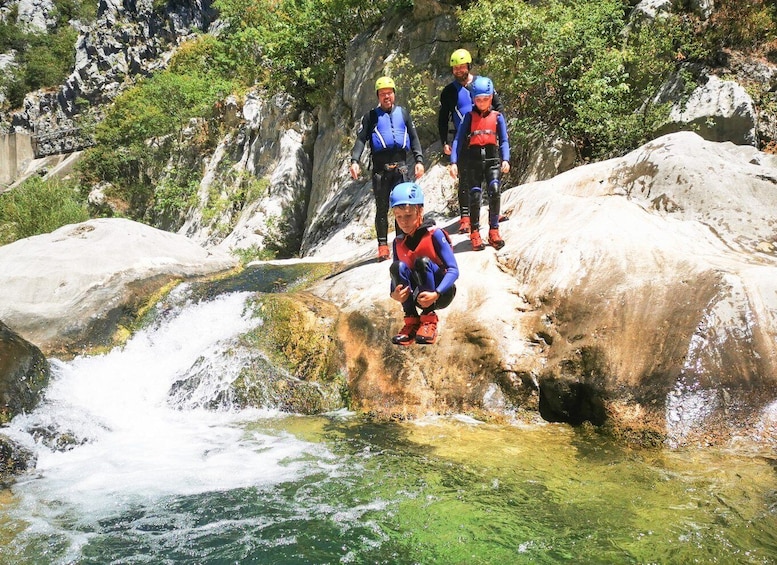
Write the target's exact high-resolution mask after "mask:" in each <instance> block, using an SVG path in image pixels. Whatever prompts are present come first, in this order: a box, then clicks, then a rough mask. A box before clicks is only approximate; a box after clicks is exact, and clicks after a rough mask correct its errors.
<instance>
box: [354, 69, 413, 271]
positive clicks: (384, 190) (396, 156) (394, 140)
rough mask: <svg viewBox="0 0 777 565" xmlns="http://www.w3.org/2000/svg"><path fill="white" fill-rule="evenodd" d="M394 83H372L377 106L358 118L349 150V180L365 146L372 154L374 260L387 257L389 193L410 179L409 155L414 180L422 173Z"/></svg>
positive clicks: (406, 114)
mask: <svg viewBox="0 0 777 565" xmlns="http://www.w3.org/2000/svg"><path fill="white" fill-rule="evenodd" d="M395 88H396V85H395V84H394V80H393V79H392V78H390V77H380V78H379V79H378V80H377V81H375V92H376V94H377V96H378V106H377V107H376V108H373V109H372V110H370V111H369V112H367V113H366V114H364V116H362V120H361V126H360V127H359V131H358V132H357V134H356V143H355V144H354V146H353V151H351V164H350V167H349V168H348V170H349V172H350V173H351V178H353V179H354V180H356V179H357V178H359V173H360V171H361V167H360V166H359V159H360V158H361V154H362V152H363V151H364V147H365V145H367V143H369V145H370V152H371V154H372V193H373V195H374V196H375V232H376V234H377V237H378V261H385V260H386V259H388V258H389V248H388V210H389V193H390V192H391V189H393V188H394V187H395V186H396V185H397V184H399V183H401V182H404V181H408V180H411V179H410V177H409V175H408V170H407V157H408V154H409V153H411V152H412V154H413V159H414V161H415V168H414V171H413V173H414V178H415V179H416V180H417V179H419V178H421V176H422V175H423V174H424V156H423V152H422V151H421V142H420V141H419V140H418V133H417V132H416V128H415V125H414V124H413V120H412V118H411V117H410V112H408V111H407V110H406V109H405V108H403V107H401V106H397V105H396V104H395V103H394V102H395Z"/></svg>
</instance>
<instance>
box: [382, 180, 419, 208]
mask: <svg viewBox="0 0 777 565" xmlns="http://www.w3.org/2000/svg"><path fill="white" fill-rule="evenodd" d="M389 204H390V205H391V207H392V208H394V207H395V206H404V205H405V204H412V205H415V206H423V205H424V191H423V190H421V187H420V186H418V185H417V184H416V183H414V182H401V183H399V184H398V185H397V186H395V187H394V190H392V191H391V194H390V195H389Z"/></svg>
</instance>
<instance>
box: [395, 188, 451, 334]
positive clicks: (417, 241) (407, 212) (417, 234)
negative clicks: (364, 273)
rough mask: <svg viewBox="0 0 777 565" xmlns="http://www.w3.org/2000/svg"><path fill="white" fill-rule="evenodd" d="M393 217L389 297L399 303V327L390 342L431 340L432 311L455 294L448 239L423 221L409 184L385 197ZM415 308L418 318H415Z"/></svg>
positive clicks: (420, 199) (419, 199)
mask: <svg viewBox="0 0 777 565" xmlns="http://www.w3.org/2000/svg"><path fill="white" fill-rule="evenodd" d="M389 201H390V204H391V210H392V211H393V212H394V219H395V220H396V222H397V226H398V227H399V229H400V230H401V232H402V233H399V234H398V235H397V237H396V238H395V239H394V261H393V262H392V264H391V267H390V268H389V271H390V272H391V298H393V299H394V300H396V301H397V302H400V303H402V310H403V311H404V314H405V324H404V326H403V327H402V329H401V330H400V331H399V333H398V334H397V335H395V336H394V337H393V338H392V339H391V341H392V342H393V343H395V344H397V345H410V344H411V343H421V344H432V343H434V342H435V341H437V324H438V322H439V320H438V318H437V314H436V312H435V311H436V310H439V309H441V308H445V307H447V306H448V305H450V303H451V301H453V297H454V296H455V295H456V285H455V284H454V283H455V282H456V279H458V278H459V267H458V265H457V264H456V257H455V256H454V254H453V248H452V247H451V243H450V239H449V237H448V234H447V233H446V232H445V230H444V229H438V228H437V227H435V225H434V220H425V219H424V193H423V191H422V190H421V187H420V186H419V185H417V184H416V183H414V182H403V183H400V184H398V185H397V186H395V187H394V189H393V190H392V191H391V194H390V195H389ZM419 309H420V311H421V312H420V315H419V312H418V311H419Z"/></svg>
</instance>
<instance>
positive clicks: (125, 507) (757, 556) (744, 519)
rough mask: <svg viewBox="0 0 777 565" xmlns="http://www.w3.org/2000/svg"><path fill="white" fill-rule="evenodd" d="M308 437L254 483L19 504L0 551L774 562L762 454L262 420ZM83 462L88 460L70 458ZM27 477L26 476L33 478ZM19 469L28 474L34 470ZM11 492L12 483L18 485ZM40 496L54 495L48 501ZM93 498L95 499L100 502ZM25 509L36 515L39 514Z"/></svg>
mask: <svg viewBox="0 0 777 565" xmlns="http://www.w3.org/2000/svg"><path fill="white" fill-rule="evenodd" d="M241 427H242V430H243V433H244V434H245V435H246V437H247V436H251V435H252V434H257V433H259V434H261V435H262V436H264V437H273V438H276V439H277V440H278V441H279V442H281V443H284V442H292V443H294V442H302V444H304V445H306V446H307V448H305V449H304V450H302V451H301V452H298V453H297V454H296V455H292V456H290V457H289V458H288V460H286V461H281V462H280V464H281V466H283V465H287V466H289V467H293V468H295V471H294V473H293V474H294V477H293V478H291V479H290V480H280V481H277V482H274V483H273V484H268V485H264V486H262V485H257V486H248V487H242V488H229V489H224V490H213V491H211V492H200V493H197V494H192V495H172V496H166V495H162V496H159V497H158V498H152V499H150V500H145V501H142V502H136V503H128V504H123V503H118V504H117V505H116V506H117V508H116V512H110V511H108V512H107V513H104V512H98V513H97V515H95V516H94V517H93V516H91V515H90V514H89V513H86V514H79V513H78V508H77V507H69V506H68V504H64V503H63V502H62V501H61V500H60V501H59V503H60V504H62V506H61V507H60V508H58V509H52V508H48V509H47V510H46V511H45V512H44V513H43V514H42V515H41V514H40V512H43V511H42V510H41V509H38V512H39V514H38V515H33V516H29V515H28V516H26V517H25V516H24V511H29V507H28V508H26V509H25V510H24V511H23V512H21V513H20V512H19V511H20V509H19V507H18V503H19V500H18V499H17V496H21V497H22V498H23V497H24V496H25V494H24V491H25V489H26V488H27V487H28V486H29V485H26V486H25V485H24V484H22V485H20V486H18V487H16V488H15V489H13V490H12V491H11V493H7V494H6V496H5V497H4V503H3V506H4V508H3V513H2V516H3V519H2V522H0V525H1V526H2V528H1V530H0V531H2V539H3V540H4V542H5V543H4V544H3V548H2V550H0V560H1V561H2V562H3V563H84V564H86V563H89V564H92V563H93V564H105V563H213V564H215V563H287V564H291V563H299V564H303V563H305V564H312V563H321V564H323V563H386V564H388V563H462V564H464V563H466V564H476V563H482V564H486V563H488V564H502V563H773V562H774V561H775V559H777V519H776V517H775V512H777V479H776V478H775V471H774V467H773V465H774V461H772V460H770V459H768V458H765V457H763V456H761V455H757V454H741V453H739V454H735V453H728V452H722V451H704V452H702V451H631V450H628V449H624V448H622V447H618V446H616V445H613V444H611V443H609V442H608V441H606V440H604V439H603V438H601V437H600V436H598V435H597V434H596V433H594V432H591V431H588V430H573V429H570V428H568V427H565V426H563V425H531V426H492V425H486V424H476V423H473V422H469V421H456V420H438V421H427V422H420V423H407V424H385V425H376V424H370V423H366V422H364V421H361V420H360V419H359V418H357V417H355V416H347V415H334V416H331V417H294V416H291V417H272V416H267V417H262V418H260V419H258V420H256V421H254V422H250V423H248V422H244V423H243V424H242V425H241ZM84 472H85V473H88V472H89V470H87V469H85V470H84ZM38 480H40V479H38ZM33 481H34V480H33ZM17 493H20V494H17ZM48 502H49V503H51V504H55V503H56V502H57V501H48ZM109 510H110V509H109ZM40 521H42V522H43V523H41V522H40Z"/></svg>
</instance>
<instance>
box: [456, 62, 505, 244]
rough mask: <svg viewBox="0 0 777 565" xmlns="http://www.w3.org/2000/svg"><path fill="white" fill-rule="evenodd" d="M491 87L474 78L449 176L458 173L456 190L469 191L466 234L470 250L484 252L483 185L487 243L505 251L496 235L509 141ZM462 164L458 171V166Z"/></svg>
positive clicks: (481, 78)
mask: <svg viewBox="0 0 777 565" xmlns="http://www.w3.org/2000/svg"><path fill="white" fill-rule="evenodd" d="M493 94H494V84H493V83H492V82H491V79H490V78H488V77H483V76H480V77H477V78H476V79H475V80H474V82H473V83H472V98H473V100H474V108H472V110H471V111H470V112H469V113H468V114H466V115H465V116H464V119H463V120H462V122H461V126H460V127H459V130H458V131H457V132H456V138H455V139H454V140H453V148H452V151H451V167H450V173H451V176H452V177H453V178H456V177H457V176H458V175H459V173H461V178H460V179H459V186H464V187H469V216H470V224H471V226H472V229H471V233H470V234H469V239H470V242H471V243H472V249H474V250H475V251H481V250H482V249H484V248H485V245H484V243H483V240H482V239H481V237H480V206H481V202H482V195H483V184H484V183H485V185H486V191H487V193H488V243H489V245H491V246H492V247H494V248H495V249H501V248H502V247H504V244H505V242H504V240H503V239H502V236H501V235H500V233H499V219H500V213H499V212H500V211H499V208H500V206H501V198H502V196H501V194H502V174H507V173H508V172H510V141H509V139H508V137H507V123H506V122H505V119H504V116H503V115H502V114H501V113H500V112H497V111H496V110H494V109H493V107H492V100H493ZM459 163H461V171H459V168H458V165H459Z"/></svg>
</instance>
